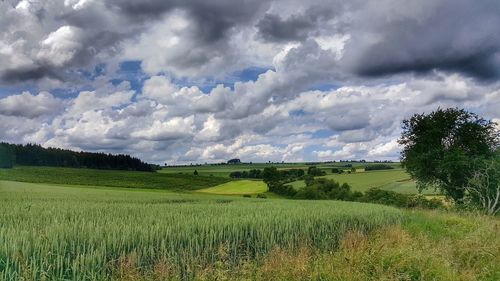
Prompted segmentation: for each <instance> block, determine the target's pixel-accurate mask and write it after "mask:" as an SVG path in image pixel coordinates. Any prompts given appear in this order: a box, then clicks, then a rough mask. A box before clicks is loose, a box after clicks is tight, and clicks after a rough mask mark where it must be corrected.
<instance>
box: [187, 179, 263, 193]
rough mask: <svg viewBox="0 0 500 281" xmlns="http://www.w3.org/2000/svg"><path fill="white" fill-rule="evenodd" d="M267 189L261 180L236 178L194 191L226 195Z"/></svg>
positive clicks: (260, 191) (258, 191)
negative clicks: (235, 179)
mask: <svg viewBox="0 0 500 281" xmlns="http://www.w3.org/2000/svg"><path fill="white" fill-rule="evenodd" d="M267 191H268V188H267V185H266V184H265V183H264V182H263V181H257V180H237V181H231V182H228V183H223V184H220V185H217V186H214V187H209V188H203V189H199V190H197V191H196V192H202V193H210V194H226V195H244V194H247V195H252V194H260V193H265V192H267Z"/></svg>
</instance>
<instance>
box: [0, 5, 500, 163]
mask: <svg viewBox="0 0 500 281" xmlns="http://www.w3.org/2000/svg"><path fill="white" fill-rule="evenodd" d="M499 12H500V5H499V4H497V2H495V1H489V2H485V3H482V4H477V2H476V1H472V0H458V1H452V0H433V1H431V0H423V1H412V2H408V3H406V2H405V3H404V4H403V3H401V2H400V1H395V0H382V1H377V2H376V3H374V2H371V1H365V0H355V1H349V2H346V1H325V0H314V1H307V2H306V1H298V0H273V1H245V0H235V1H228V0H217V1H201V0H193V1H177V0H168V1H160V0H148V1H139V2H138V1H132V2H131V1H123V0H111V1H99V0H65V1H26V0H23V1H14V0H7V1H1V2H0V64H1V65H2V68H1V69H0V118H1V122H0V137H1V139H2V140H8V141H12V142H29V141H35V142H39V143H42V144H44V145H53V146H58V147H67V148H74V149H88V150H95V151H112V152H124V153H131V154H134V155H136V156H139V157H142V158H144V159H145V160H148V161H153V162H156V163H163V162H165V161H166V162H169V163H172V162H176V163H185V162H194V161H195V162H196V161H199V162H203V161H223V160H227V158H232V157H239V158H242V159H244V160H245V161H268V160H271V161H303V160H317V159H321V160H332V159H342V158H371V159H397V157H398V150H399V148H398V147H397V145H396V142H395V140H396V139H397V137H398V135H399V130H400V122H401V120H402V119H404V118H407V117H409V116H411V114H414V113H422V112H429V111H431V110H434V109H435V108H436V107H438V106H441V107H449V106H459V107H465V108H466V109H469V110H473V111H475V112H477V113H479V114H481V115H484V116H485V117H486V118H496V120H498V119H499V118H500V116H499V112H498V108H499V107H500V85H499V83H498V82H497V81H496V80H495V79H493V78H496V77H498V69H499V67H500V65H499V63H500V55H499V50H500V40H499V38H500V37H499V36H497V26H498V25H499V24H500V22H499V17H498V16H497V15H498V13H499ZM452 15H453V16H452ZM128 60H134V61H138V64H139V65H140V70H137V71H135V72H134V71H131V73H130V74H129V75H122V74H121V73H120V71H121V68H120V65H121V63H122V62H123V61H128ZM247 68H249V69H252V68H258V69H261V70H262V71H260V72H259V73H258V74H256V75H248V74H247V73H246V72H245V71H244V70H245V69H247ZM123 80H130V81H123ZM207 81H211V82H210V83H209V84H210V85H213V84H218V85H215V86H213V87H206V84H207ZM213 81H215V82H213ZM12 89H14V90H12ZM12 92H14V94H11V93H12ZM19 93H21V94H19ZM32 93H38V94H36V95H35V94H32Z"/></svg>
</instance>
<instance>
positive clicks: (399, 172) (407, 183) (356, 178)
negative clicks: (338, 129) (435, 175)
mask: <svg viewBox="0 0 500 281" xmlns="http://www.w3.org/2000/svg"><path fill="white" fill-rule="evenodd" d="M323 177H324V178H327V179H333V180H336V181H338V182H340V183H344V182H345V183H347V184H349V185H350V186H351V187H352V190H354V191H361V192H365V191H367V190H368V189H370V188H372V187H377V188H380V189H384V190H390V191H395V192H399V193H404V194H416V193H418V190H417V186H416V183H415V181H413V180H412V179H411V178H410V175H409V174H408V173H406V171H404V170H403V169H401V168H399V169H392V170H380V171H366V172H365V171H363V170H358V171H356V172H354V173H343V174H332V173H330V174H327V175H326V176H323ZM290 184H291V185H292V186H293V187H294V188H295V189H301V188H303V187H305V183H304V181H302V180H299V181H294V182H292V183H290ZM422 194H425V195H431V194H438V192H437V191H435V190H434V189H428V190H424V191H423V192H422Z"/></svg>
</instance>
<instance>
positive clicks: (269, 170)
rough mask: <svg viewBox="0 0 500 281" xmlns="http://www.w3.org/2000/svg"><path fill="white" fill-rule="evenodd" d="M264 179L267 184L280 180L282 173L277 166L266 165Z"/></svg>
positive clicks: (263, 172)
mask: <svg viewBox="0 0 500 281" xmlns="http://www.w3.org/2000/svg"><path fill="white" fill-rule="evenodd" d="M262 179H263V180H264V182H265V183H267V184H269V183H271V182H277V181H279V180H280V173H279V172H278V169H276V167H265V168H264V170H263V171H262Z"/></svg>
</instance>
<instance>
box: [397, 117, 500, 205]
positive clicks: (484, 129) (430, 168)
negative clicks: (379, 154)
mask: <svg viewBox="0 0 500 281" xmlns="http://www.w3.org/2000/svg"><path fill="white" fill-rule="evenodd" d="M399 144H401V145H402V146H403V150H402V153H401V160H402V164H403V166H404V167H405V168H406V170H407V171H408V172H409V173H410V175H411V176H412V177H413V178H415V179H416V180H417V186H418V188H419V189H420V190H422V189H425V188H428V187H430V186H435V187H438V188H439V189H441V190H442V191H443V192H444V193H445V194H446V195H448V196H449V197H451V198H453V199H454V200H455V201H456V202H457V203H461V202H462V201H463V198H464V195H465V187H466V185H467V183H468V181H469V179H470V178H471V177H472V176H473V174H474V170H473V167H472V163H473V162H474V160H475V159H477V158H489V157H492V155H494V151H495V149H496V148H497V147H498V145H499V132H498V130H497V129H496V128H495V123H493V122H491V121H489V120H485V119H483V118H481V117H479V116H478V115H476V114H474V113H471V112H468V111H465V110H463V109H456V108H449V109H437V110H436V111H434V112H431V113H430V114H415V115H413V116H412V117H411V118H410V119H407V120H404V121H403V126H402V134H401V138H400V139H399Z"/></svg>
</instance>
